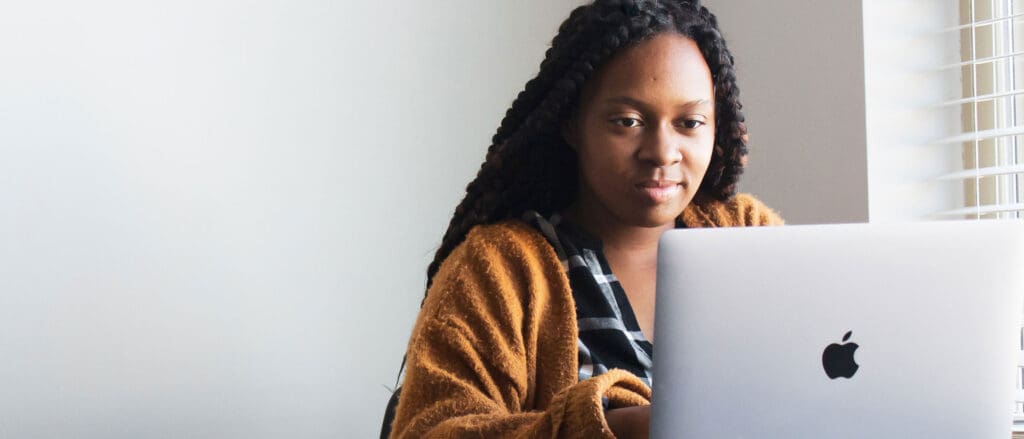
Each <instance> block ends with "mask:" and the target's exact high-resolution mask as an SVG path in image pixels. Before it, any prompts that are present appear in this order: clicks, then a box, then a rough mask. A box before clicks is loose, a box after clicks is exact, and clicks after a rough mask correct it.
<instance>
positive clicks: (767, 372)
mask: <svg viewBox="0 0 1024 439" xmlns="http://www.w3.org/2000/svg"><path fill="white" fill-rule="evenodd" d="M1022 293H1024V222H1019V221H955V222H934V223H916V224H885V225H877V224H860V225H824V226H787V227H757V228H732V229H692V230H676V231H670V232H667V233H665V234H664V235H663V237H662V239H661V242H660V247H659V256H658V283H657V307H656V315H655V356H654V383H653V384H654V395H653V401H652V404H653V406H652V425H651V429H652V430H651V432H652V437H654V438H679V437H685V438H748V437H758V438H765V437H780V438H781V437H785V438H820V437H828V438H867V437H871V438H897V437H898V438H933V437H951V438H999V437H1010V434H1011V433H1010V431H1011V425H1012V414H1013V397H1014V385H1015V380H1016V379H1017V378H1016V374H1017V373H1018V372H1017V367H1016V364H1017V360H1018V355H1019V352H1020V348H1021V338H1020V337H1021V332H1020V330H1019V328H1020V323H1021V315H1022V302H1021V297H1022ZM826 352H827V354H826ZM826 366H827V367H828V369H829V370H828V371H826Z"/></svg>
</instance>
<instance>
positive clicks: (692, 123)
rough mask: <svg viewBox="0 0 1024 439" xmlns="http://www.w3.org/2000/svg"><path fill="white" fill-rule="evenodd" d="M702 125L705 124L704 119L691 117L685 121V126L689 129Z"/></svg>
mask: <svg viewBox="0 0 1024 439" xmlns="http://www.w3.org/2000/svg"><path fill="white" fill-rule="evenodd" d="M701 125H704V121H701V120H697V119H690V120H685V121H683V126H684V127H686V128H688V129H691V130H692V129H694V128H698V127H700V126H701Z"/></svg>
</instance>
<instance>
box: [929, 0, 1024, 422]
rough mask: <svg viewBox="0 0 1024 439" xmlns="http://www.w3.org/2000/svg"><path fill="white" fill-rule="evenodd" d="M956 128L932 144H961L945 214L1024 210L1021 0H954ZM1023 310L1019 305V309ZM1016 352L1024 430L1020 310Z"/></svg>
mask: <svg viewBox="0 0 1024 439" xmlns="http://www.w3.org/2000/svg"><path fill="white" fill-rule="evenodd" d="M957 1H959V5H958V6H959V10H960V14H959V15H960V21H959V25H958V26H955V27H953V28H951V29H949V31H950V32H953V33H956V34H958V37H959V38H958V41H959V44H960V59H961V61H960V62H959V63H955V64H953V65H949V66H946V67H945V68H946V69H959V74H960V77H961V81H960V90H959V96H958V97H956V98H953V99H950V100H948V101H947V102H945V103H944V104H943V106H944V107H945V108H947V109H952V111H958V112H959V115H960V121H961V130H960V133H959V134H955V135H952V136H949V137H946V138H944V139H942V140H940V141H939V142H937V143H939V145H937V146H938V147H941V148H959V149H960V152H961V156H962V161H961V163H962V168H961V169H955V170H951V171H950V172H949V173H947V174H945V175H942V176H940V177H939V178H938V179H939V180H940V181H944V182H948V183H950V184H956V185H961V186H962V190H963V197H962V200H961V205H960V206H955V207H954V208H952V209H949V210H946V211H943V212H938V213H937V215H938V216H940V217H946V218H975V219H988V218H1000V219H1006V218H1024V0H957ZM1022 311H1024V310H1022ZM1020 331H1021V332H1020V344H1019V346H1017V347H1018V349H1020V354H1019V355H1018V359H1017V383H1016V401H1015V410H1014V431H1017V432H1020V431H1024V313H1022V320H1021V329H1020Z"/></svg>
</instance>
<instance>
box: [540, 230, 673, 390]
mask: <svg viewBox="0 0 1024 439" xmlns="http://www.w3.org/2000/svg"><path fill="white" fill-rule="evenodd" d="M523 220H524V221H526V222H527V223H528V224H530V225H532V226H533V227H534V228H536V229H537V230H538V231H540V232H541V234H543V235H544V237H545V238H547V240H548V242H549V243H551V246H552V247H554V248H555V252H556V253H557V254H558V259H559V260H561V262H562V267H563V268H564V269H565V272H566V275H567V276H568V278H569V286H570V287H571V288H572V296H573V299H574V300H575V301H576V322H577V326H578V328H579V340H578V341H577V346H578V348H579V365H580V370H579V379H580V381H582V380H585V379H587V378H590V377H593V376H597V375H600V374H602V373H605V372H607V371H608V370H609V369H624V370H627V371H629V372H632V373H633V374H634V375H636V376H637V377H639V378H640V379H641V380H642V381H643V382H644V383H646V384H647V385H648V386H650V385H651V383H652V381H653V379H654V377H653V375H652V374H651V356H652V355H653V350H654V346H653V345H652V344H651V342H649V341H647V338H646V337H644V334H643V332H641V331H640V325H639V324H638V323H637V321H636V316H635V315H634V314H633V308H632V307H631V306H630V304H629V299H628V298H627V297H626V292H625V290H623V289H622V285H621V284H620V283H619V280H618V279H617V278H616V277H615V275H614V274H612V270H611V268H610V267H609V265H608V261H607V260H606V259H605V257H604V252H603V251H602V244H601V241H600V240H599V239H597V238H595V237H593V236H591V235H590V234H588V233H587V232H586V231H584V230H582V229H580V228H579V227H577V226H575V225H574V224H572V223H570V222H568V221H563V219H562V217H561V216H560V215H558V214H554V215H552V216H551V217H550V218H544V217H543V216H541V215H540V214H538V213H537V212H534V211H529V212H526V214H525V215H524V216H523ZM677 225H678V224H677Z"/></svg>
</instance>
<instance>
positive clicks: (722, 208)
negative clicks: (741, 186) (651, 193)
mask: <svg viewBox="0 0 1024 439" xmlns="http://www.w3.org/2000/svg"><path fill="white" fill-rule="evenodd" d="M682 219H683V222H684V223H685V224H686V226H687V227H745V226H781V225H783V223H784V221H783V220H782V217H781V216H779V214H778V213H776V212H775V211H774V210H772V209H771V208H769V207H768V206H765V205H764V203H762V202H761V201H760V200H758V199H757V198H754V197H753V196H751V195H750V194H736V196H734V197H732V198H730V199H728V200H725V201H721V200H714V199H709V198H695V199H694V200H693V202H691V203H690V205H689V206H687V207H686V210H684V211H683V215H682Z"/></svg>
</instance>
